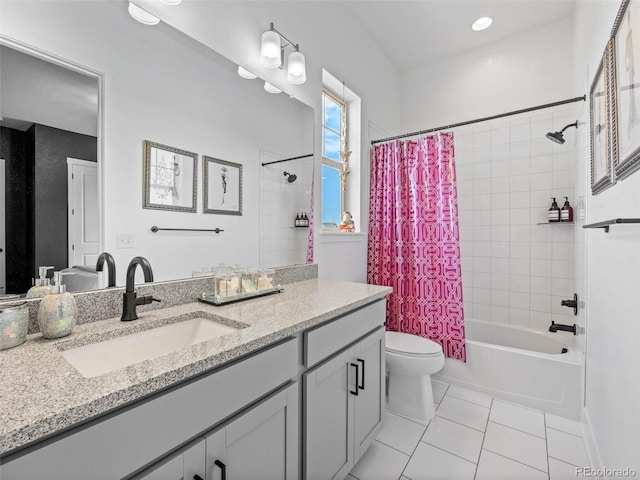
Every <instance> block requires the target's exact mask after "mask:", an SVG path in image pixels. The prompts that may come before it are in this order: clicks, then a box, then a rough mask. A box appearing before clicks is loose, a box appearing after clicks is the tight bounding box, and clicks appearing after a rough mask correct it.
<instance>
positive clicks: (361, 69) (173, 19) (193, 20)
mask: <svg viewBox="0 0 640 480" xmlns="http://www.w3.org/2000/svg"><path fill="white" fill-rule="evenodd" d="M143 3H144V5H145V6H146V7H147V8H148V9H149V10H150V11H153V12H154V13H156V14H158V16H159V17H160V18H162V19H163V20H166V21H167V22H168V23H170V24H171V25H174V26H176V27H177V28H179V29H180V30H182V31H185V32H187V33H188V34H189V35H191V36H192V37H194V38H197V39H198V40H199V41H201V42H202V43H204V44H206V45H208V46H210V47H212V48H214V49H215V50H216V51H218V52H220V53H221V54H223V55H224V56H226V57H227V58H229V59H231V60H232V61H234V62H236V63H238V64H241V65H243V66H245V67H246V68H248V69H249V70H251V71H253V72H254V73H256V74H258V75H259V76H261V77H262V78H264V79H266V80H268V81H269V82H271V83H273V84H274V85H276V86H278V87H279V88H282V89H283V90H284V91H285V92H288V93H291V94H294V95H295V97H296V98H298V99H299V100H301V101H302V102H304V103H306V104H307V105H309V106H311V107H313V108H314V110H315V123H316V129H315V132H316V136H315V143H314V145H315V151H316V164H315V167H316V170H315V185H314V191H315V199H316V203H315V211H316V212H319V211H320V195H319V192H320V181H321V169H320V162H319V158H320V153H321V150H320V149H321V132H320V128H319V125H321V112H322V108H321V105H322V96H321V91H322V69H323V68H324V69H326V70H327V71H328V72H330V73H331V74H332V75H333V76H335V77H337V78H338V79H340V80H344V82H345V84H346V86H347V87H348V88H350V89H351V90H352V91H353V92H354V93H355V94H356V95H358V96H359V97H360V99H361V100H362V111H361V125H362V128H363V135H362V139H361V148H360V149H359V150H360V152H361V157H360V165H361V170H360V172H359V176H356V175H352V176H351V181H355V182H359V183H360V191H361V192H362V193H361V198H360V202H361V204H360V208H359V211H360V218H355V219H354V220H355V221H356V222H357V223H358V224H359V225H360V229H361V231H362V232H365V233H364V234H362V235H352V236H349V238H344V239H343V240H340V239H336V238H333V237H332V236H328V237H325V238H323V235H322V234H321V233H320V232H319V229H315V249H314V253H315V258H314V260H315V262H316V263H318V266H319V275H320V276H321V277H325V278H336V279H343V280H353V281H366V264H367V235H366V232H367V229H368V225H367V219H368V215H369V194H368V193H369V150H370V148H369V147H370V145H369V142H368V140H369V139H368V136H369V135H368V134H367V132H366V130H365V129H367V128H368V126H369V123H370V122H371V121H372V122H374V123H375V124H377V125H379V126H380V128H382V129H384V130H386V131H390V132H398V131H399V130H400V128H399V126H400V74H399V72H398V71H397V70H396V68H395V67H394V66H393V64H392V63H391V62H390V61H389V59H388V58H387V57H386V56H385V55H384V54H383V53H382V52H381V51H380V49H379V48H378V47H377V46H376V43H375V41H373V39H372V38H371V37H370V36H369V35H368V33H367V32H366V31H365V30H364V29H363V28H362V27H361V26H360V24H359V23H358V21H357V19H356V18H355V17H354V16H353V14H352V13H351V12H350V10H349V9H348V8H346V7H344V6H343V5H341V4H340V2H324V1H307V2H283V1H270V2H253V1H233V2H231V1H221V2H183V4H181V5H180V7H179V8H176V7H168V6H164V5H161V4H160V2H152V1H149V0H146V1H144V2H143ZM203 18H206V21H202V19H203ZM270 22H274V23H275V26H276V28H277V29H278V30H280V31H281V32H283V33H284V34H285V35H286V36H287V37H289V38H291V39H292V40H293V41H295V42H297V43H299V44H300V50H301V51H302V52H303V53H304V54H305V55H306V67H307V82H306V83H305V84H304V85H300V86H292V85H289V84H288V83H287V82H286V73H285V72H284V71H281V70H277V69H276V70H270V69H267V68H264V67H262V65H260V62H259V48H260V36H261V34H262V32H263V31H264V30H266V29H268V28H269V23H270ZM287 52H288V50H287ZM354 150H355V149H354ZM350 208H351V207H350ZM354 210H356V209H354Z"/></svg>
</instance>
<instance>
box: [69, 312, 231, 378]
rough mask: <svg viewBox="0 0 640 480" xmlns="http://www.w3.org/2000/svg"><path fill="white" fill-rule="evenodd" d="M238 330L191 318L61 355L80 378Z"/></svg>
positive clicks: (132, 363)
mask: <svg viewBox="0 0 640 480" xmlns="http://www.w3.org/2000/svg"><path fill="white" fill-rule="evenodd" d="M237 330H239V328H235V327H231V326H229V325H225V324H222V323H219V322H217V321H215V320H212V319H210V318H191V319H189V320H184V321H181V322H178V323H172V324H170V325H164V326H162V327H156V328H152V329H149V330H145V331H142V332H138V333H132V334H130V335H125V336H123V337H118V338H114V339H112V340H106V341H104V342H99V343H92V344H89V345H84V346H82V347H77V348H72V349H70V350H65V351H63V352H61V354H62V356H63V357H64V358H65V359H66V360H67V361H68V362H69V363H71V365H73V366H74V367H75V368H76V369H77V370H78V371H79V372H80V373H81V374H82V376H83V377H85V378H91V377H97V376H98V375H102V374H103V373H108V372H112V371H114V370H117V369H119V368H123V367H127V366H129V365H134V364H136V363H139V362H142V361H144V360H150V359H152V358H155V357H158V356H160V355H165V354H167V353H171V352H174V351H176V350H180V349H181V348H184V347H187V346H189V345H195V344H197V343H201V342H205V341H207V340H210V339H212V338H216V337H220V336H222V335H226V334H227V333H231V332H235V331H237Z"/></svg>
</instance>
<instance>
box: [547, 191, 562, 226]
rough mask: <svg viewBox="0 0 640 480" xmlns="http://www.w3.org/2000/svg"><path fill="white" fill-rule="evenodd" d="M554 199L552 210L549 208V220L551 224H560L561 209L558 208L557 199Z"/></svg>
mask: <svg viewBox="0 0 640 480" xmlns="http://www.w3.org/2000/svg"><path fill="white" fill-rule="evenodd" d="M552 198H553V203H552V204H551V208H549V212H548V214H547V215H548V217H547V219H548V221H549V222H559V221H560V208H559V207H558V202H556V197H552Z"/></svg>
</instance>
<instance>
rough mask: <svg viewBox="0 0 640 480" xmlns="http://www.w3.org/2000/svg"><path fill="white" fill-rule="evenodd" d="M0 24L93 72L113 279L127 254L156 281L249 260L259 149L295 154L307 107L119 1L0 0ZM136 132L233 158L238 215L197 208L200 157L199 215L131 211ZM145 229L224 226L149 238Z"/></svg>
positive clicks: (136, 203)
mask: <svg viewBox="0 0 640 480" xmlns="http://www.w3.org/2000/svg"><path fill="white" fill-rule="evenodd" d="M2 32H3V34H4V35H6V36H8V37H10V38H13V39H16V40H19V41H21V42H24V43H26V44H29V45H31V46H34V47H36V48H39V49H42V50H44V51H47V52H49V53H52V54H54V55H57V56H60V57H62V58H65V59H67V60H70V61H72V62H76V63H78V64H80V65H83V66H86V67H88V68H91V69H93V70H95V71H98V72H102V73H103V74H104V76H105V82H104V97H105V108H104V152H103V153H104V157H103V160H104V161H103V162H102V165H103V170H102V173H103V180H104V191H103V193H104V202H105V216H104V226H105V233H104V249H105V250H106V251H109V252H111V253H112V254H113V255H114V258H115V260H116V263H117V265H118V283H119V284H123V283H124V273H125V270H126V265H127V264H128V262H129V260H130V259H131V258H132V257H133V256H135V255H142V256H145V257H147V258H148V259H149V261H150V262H151V265H152V266H153V268H154V273H155V279H156V280H164V279H172V278H181V277H185V276H189V275H190V272H191V271H192V270H200V268H201V267H210V266H212V265H217V264H218V263H221V262H224V263H227V264H236V263H242V264H245V265H247V264H249V265H257V264H258V262H259V223H260V222H259V171H258V170H259V168H262V167H260V166H259V160H260V158H259V157H260V150H261V149H264V150H268V151H270V152H275V153H277V154H278V155H281V157H280V158H283V157H284V156H294V155H300V154H301V152H303V151H304V152H305V153H307V152H308V151H309V150H310V149H311V148H312V140H311V138H310V135H309V133H308V132H305V129H309V130H310V128H311V127H310V121H309V118H307V116H309V117H310V116H311V115H310V114H309V111H310V109H309V108H308V107H307V106H305V105H304V104H302V103H300V102H296V101H291V100H290V99H289V98H287V97H286V96H284V95H280V96H273V95H269V94H267V93H266V92H264V91H263V90H262V86H261V84H260V83H259V82H258V81H256V82H254V83H247V81H245V80H243V79H241V78H240V77H238V76H237V75H236V73H235V66H234V65H232V64H231V63H230V62H228V61H227V60H226V59H224V58H222V57H219V56H218V55H217V54H214V53H213V52H211V51H210V50H209V49H208V48H204V47H203V46H202V45H200V44H198V43H197V42H194V41H192V40H191V39H189V38H187V37H185V36H184V35H182V34H180V33H179V32H176V31H175V30H174V29H172V28H170V27H168V26H167V25H158V26H156V27H147V26H143V25H141V24H139V23H138V22H136V21H134V20H133V19H132V18H131V17H130V16H129V15H128V13H127V11H126V3H125V2H3V5H2ZM274 112H278V113H277V114H274ZM143 140H152V141H155V142H158V143H162V144H166V145H170V146H173V147H177V148H181V149H184V150H188V151H191V152H195V153H198V154H199V155H200V156H202V155H207V156H210V157H215V158H220V159H224V160H228V161H232V162H236V163H241V164H243V177H244V188H243V194H244V197H243V215H242V216H230V215H211V214H207V215H205V214H203V213H202V208H203V207H202V191H203V187H202V185H203V184H202V167H201V165H202V159H201V158H200V159H199V164H198V199H197V209H198V212H199V213H197V214H192V213H182V212H165V211H158V210H147V209H143V208H142V196H143V195H142V186H143V183H142V142H143ZM282 182H283V183H284V182H285V180H284V177H283V178H282ZM152 225H157V226H159V227H167V228H203V229H204V228H215V227H220V228H222V229H224V230H225V231H224V232H223V233H221V234H220V235H213V234H210V233H204V234H203V233H184V232H170V233H157V234H153V233H151V232H150V227H151V226H152ZM119 233H128V234H132V235H134V243H135V247H134V248H133V249H118V248H117V246H116V238H117V237H116V236H117V234H119Z"/></svg>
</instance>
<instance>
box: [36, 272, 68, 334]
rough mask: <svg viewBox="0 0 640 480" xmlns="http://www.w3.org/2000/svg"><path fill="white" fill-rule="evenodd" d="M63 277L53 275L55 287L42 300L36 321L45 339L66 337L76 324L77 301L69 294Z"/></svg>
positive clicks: (56, 273) (58, 273)
mask: <svg viewBox="0 0 640 480" xmlns="http://www.w3.org/2000/svg"><path fill="white" fill-rule="evenodd" d="M62 275H63V273H62V272H54V273H53V283H54V285H53V286H52V287H50V289H51V290H50V293H49V294H48V295H45V296H44V297H43V298H42V300H40V306H39V307H38V313H37V315H36V319H37V321H38V327H40V332H42V336H43V337H44V338H59V337H65V336H67V335H69V334H70V333H71V329H72V328H73V326H74V325H75V324H76V317H77V315H78V308H77V307H76V299H75V298H73V295H71V294H70V293H69V292H67V288H66V287H67V286H66V285H64V284H63V283H62Z"/></svg>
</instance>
